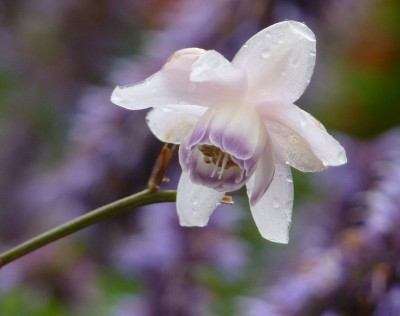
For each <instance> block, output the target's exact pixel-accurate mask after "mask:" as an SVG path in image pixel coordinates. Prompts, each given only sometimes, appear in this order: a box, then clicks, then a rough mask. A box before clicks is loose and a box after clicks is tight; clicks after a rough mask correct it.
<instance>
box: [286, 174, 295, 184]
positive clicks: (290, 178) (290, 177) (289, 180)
mask: <svg viewBox="0 0 400 316" xmlns="http://www.w3.org/2000/svg"><path fill="white" fill-rule="evenodd" d="M286 181H287V182H289V183H292V182H293V178H292V175H288V176H287V177H286Z"/></svg>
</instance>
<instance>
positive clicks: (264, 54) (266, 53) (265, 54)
mask: <svg viewBox="0 0 400 316" xmlns="http://www.w3.org/2000/svg"><path fill="white" fill-rule="evenodd" d="M270 56H271V50H270V49H268V48H266V49H263V50H262V51H261V57H262V58H265V59H267V58H269V57H270Z"/></svg>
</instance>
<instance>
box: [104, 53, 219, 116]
mask: <svg viewBox="0 0 400 316" xmlns="http://www.w3.org/2000/svg"><path fill="white" fill-rule="evenodd" d="M204 52H206V51H205V50H202V49H198V48H188V49H183V50H180V51H177V52H175V54H174V55H172V56H171V57H170V59H169V60H168V61H167V63H166V64H165V65H164V66H163V68H162V69H161V70H160V71H158V72H156V73H155V74H154V75H152V76H150V77H149V78H147V79H146V80H144V81H142V82H139V83H137V84H134V85H128V86H117V87H116V88H115V90H114V91H113V93H112V95H111V102H113V103H115V104H117V105H119V106H121V107H124V108H127V109H131V110H140V109H146V108H149V107H157V106H163V105H171V104H195V105H202V106H211V105H213V104H215V103H216V102H221V100H222V99H223V97H224V94H221V91H220V90H221V88H220V87H218V86H217V85H215V84H213V83H210V82H193V81H190V79H189V76H190V72H191V70H192V65H193V63H194V62H195V61H196V60H197V59H198V58H199V56H201V55H202V54H204Z"/></svg>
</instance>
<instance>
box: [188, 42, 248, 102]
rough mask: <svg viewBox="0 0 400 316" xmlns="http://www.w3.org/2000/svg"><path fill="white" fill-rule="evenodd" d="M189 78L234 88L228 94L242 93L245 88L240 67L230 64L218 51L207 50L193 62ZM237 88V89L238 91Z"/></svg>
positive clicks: (242, 71)
mask: <svg viewBox="0 0 400 316" xmlns="http://www.w3.org/2000/svg"><path fill="white" fill-rule="evenodd" d="M190 80H191V81H194V82H206V81H209V82H213V83H216V84H218V85H220V86H225V87H230V88H232V87H233V88H234V90H231V91H230V94H231V95H232V93H234V94H238V95H240V94H242V93H243V91H244V90H245V89H246V87H247V86H246V75H245V71H244V70H243V69H242V68H239V67H236V66H234V65H232V64H231V62H230V61H229V60H227V59H226V58H225V57H224V56H222V55H221V54H220V53H218V52H216V51H214V50H209V51H207V52H206V53H204V54H203V55H201V56H200V57H199V58H198V59H197V60H196V62H194V63H193V66H192V72H191V74H190ZM238 90H239V91H238Z"/></svg>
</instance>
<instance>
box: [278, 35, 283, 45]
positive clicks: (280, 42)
mask: <svg viewBox="0 0 400 316" xmlns="http://www.w3.org/2000/svg"><path fill="white" fill-rule="evenodd" d="M283 42H284V39H283V36H279V37H278V44H282V43H283Z"/></svg>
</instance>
